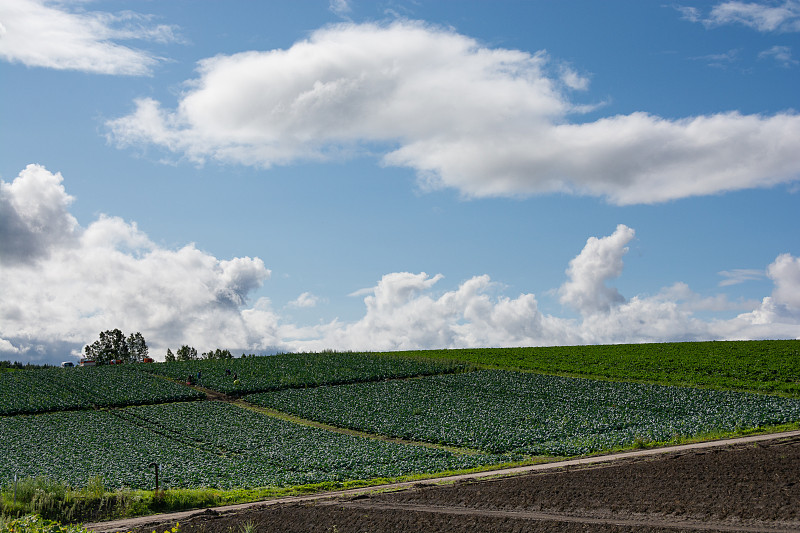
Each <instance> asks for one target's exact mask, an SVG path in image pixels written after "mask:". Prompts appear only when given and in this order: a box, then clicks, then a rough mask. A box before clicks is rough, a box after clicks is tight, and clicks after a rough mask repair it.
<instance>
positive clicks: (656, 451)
mask: <svg viewBox="0 0 800 533" xmlns="http://www.w3.org/2000/svg"><path fill="white" fill-rule="evenodd" d="M798 436H800V430H797V431H789V432H784V433H774V434H767V435H753V436H748V437H740V438H735V439H725V440H718V441H709V442H700V443H693V444H683V445H678V446H668V447H664V448H652V449H643V450H634V451H629V452H623V453H617V454H610V455H600V456H592V457H582V458H577V459H570V460H566V461H557V462H551V463H540V464H535V465H528V466H520V467H514V468H505V469H500V470H491V471H486V472H478V473H472V474H465V475H458V476H447V477H442V478H434V479H429V480H424V481H415V482H405V483H396V484H392V485H379V486H373V487H365V488H359V489H350V490H344V491H335V492H325V493H318V494H311V495H306V496H293V497H286V498H280V499H275V500H269V501H262V502H253V503H247V504H239V505H229V506H224V507H217V508H214V509H213V510H206V511H198V510H193V511H183V512H178V513H170V514H162V515H153V516H146V517H139V518H131V519H125V520H116V521H111V522H100V523H94V524H86V527H87V528H89V529H92V530H94V531H97V532H99V533H113V532H118V531H130V530H133V529H137V528H143V527H145V526H147V527H150V525H151V524H164V523H168V522H171V523H173V524H174V523H175V522H177V521H182V520H185V519H187V518H189V517H191V516H196V515H199V514H202V513H211V514H214V515H223V514H229V513H235V512H239V511H242V510H245V509H250V508H255V507H266V506H273V505H278V504H289V503H302V502H311V501H317V500H326V499H334V498H342V497H352V496H356V495H359V494H368V493H373V492H380V491H397V490H403V489H408V488H413V487H418V486H427V485H437V484H452V483H456V482H459V481H466V480H478V479H489V478H493V477H498V478H499V477H506V476H513V475H519V474H525V473H529V472H536V471H544V470H551V469H559V468H564V467H570V466H578V465H591V464H600V463H608V462H615V461H622V460H625V459H630V458H637V457H647V456H657V455H661V454H668V453H675V452H686V451H691V450H701V449H705V448H715V447H725V446H734V445H742V444H748V443H757V442H762V441H769V440H774V439H781V438H792V437H798ZM350 504H351V503H348V505H350ZM352 505H359V502H358V500H354V501H353V502H352ZM363 505H366V502H364V503H363ZM371 505H374V504H371ZM392 505H395V506H396V505H404V504H397V503H394V504H392ZM415 505H416V507H415V509H416V510H420V506H419V504H415ZM456 511H458V508H450V507H446V508H441V507H436V506H432V508H431V509H430V512H438V513H445V512H446V513H451V514H452V513H453V512H456ZM458 512H461V511H458ZM471 512H473V514H474V510H473V511H471ZM481 512H482V513H490V514H491V513H494V512H495V511H494V510H482V511H481ZM497 512H501V513H503V512H506V511H502V510H500V511H497ZM508 512H512V511H508ZM513 512H517V511H513ZM526 512H527V511H526ZM532 514H537V515H538V514H541V515H542V516H541V517H539V519H541V520H553V519H556V520H557V521H565V520H566V521H582V522H581V523H586V520H590V521H591V520H599V521H601V522H598V523H608V524H619V518H617V519H612V518H603V517H597V516H595V517H592V516H580V517H571V518H570V517H569V515H566V514H564V515H561V514H558V518H556V516H555V515H554V516H552V517H550V518H547V517H545V516H544V515H545V514H546V515H548V516H550V515H553V513H532ZM487 516H488V515H487ZM519 518H524V517H521V516H520V517H519ZM530 519H536V518H535V517H533V516H531V517H530ZM604 520H605V522H602V521H604ZM626 520H628V521H630V522H631V523H629V524H624V525H627V526H636V524H635V523H634V522H636V521H637V520H639V519H637V518H635V517H628V518H626ZM664 521H665V522H670V523H671V524H672V525H664V526H663V527H667V528H670V527H680V528H686V529H688V530H692V529H695V530H714V531H798V527H797V524H784V523H778V522H773V523H771V524H769V526H768V528H767V529H764V528H763V527H762V526H758V525H755V526H753V527H757V528H758V527H761V529H748V528H749V527H750V526H748V525H746V524H739V525H737V526H736V527H737V528H738V529H728V528H730V527H734V526H733V525H731V524H730V523H728V524H725V523H722V522H716V521H714V522H707V521H704V522H698V523H697V525H696V527H695V524H694V523H692V525H688V523H689V522H687V521H686V520H680V519H670V520H664ZM648 523H649V524H651V525H652V522H648ZM675 524H679V525H677V526H676V525H675ZM708 524H713V527H706V526H707V525H708Z"/></svg>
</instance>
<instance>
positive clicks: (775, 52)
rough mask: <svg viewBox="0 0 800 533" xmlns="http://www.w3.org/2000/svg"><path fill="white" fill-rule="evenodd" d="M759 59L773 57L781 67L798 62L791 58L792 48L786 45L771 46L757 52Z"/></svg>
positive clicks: (790, 65)
mask: <svg viewBox="0 0 800 533" xmlns="http://www.w3.org/2000/svg"><path fill="white" fill-rule="evenodd" d="M758 58H759V59H774V60H775V61H777V62H778V64H780V65H781V66H782V67H784V68H789V67H793V66H796V65H798V64H800V61H798V60H796V59H794V58H792V49H791V48H789V47H788V46H777V45H776V46H773V47H772V48H770V49H768V50H764V51H763V52H761V53H760V54H758Z"/></svg>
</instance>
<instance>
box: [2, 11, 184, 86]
mask: <svg viewBox="0 0 800 533" xmlns="http://www.w3.org/2000/svg"><path fill="white" fill-rule="evenodd" d="M130 39H138V40H145V41H153V42H160V43H165V42H172V41H177V40H179V37H178V35H177V30H176V28H175V26H171V25H165V24H154V23H153V22H152V17H150V16H148V15H141V14H138V13H133V12H130V11H126V12H123V13H120V14H112V13H103V12H84V11H79V10H71V11H70V10H67V9H66V6H65V4H63V3H59V2H48V1H45V0H4V1H3V2H2V3H1V4H0V58H2V59H4V60H5V61H9V62H12V63H22V64H23V65H27V66H30V67H46V68H53V69H59V70H80V71H84V72H92V73H97V74H117V75H130V76H142V75H149V74H150V73H151V71H152V68H153V67H154V66H155V65H156V64H157V63H158V61H159V58H157V57H155V56H153V55H152V54H150V53H148V52H146V51H143V50H139V49H135V48H130V47H128V46H124V45H121V44H118V43H116V42H115V41H117V40H130Z"/></svg>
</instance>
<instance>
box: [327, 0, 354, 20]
mask: <svg viewBox="0 0 800 533" xmlns="http://www.w3.org/2000/svg"><path fill="white" fill-rule="evenodd" d="M328 9H330V10H331V11H332V12H333V13H335V14H337V15H339V16H340V17H344V16H346V15H347V14H348V13H350V11H352V8H351V7H350V2H349V1H348V0H330V1H329V2H328Z"/></svg>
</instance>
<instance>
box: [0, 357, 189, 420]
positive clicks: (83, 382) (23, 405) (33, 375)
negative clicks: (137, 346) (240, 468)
mask: <svg viewBox="0 0 800 533" xmlns="http://www.w3.org/2000/svg"><path fill="white" fill-rule="evenodd" d="M141 366H144V365H128V366H100V367H85V368H45V369H37V370H21V371H16V372H5V373H2V374H0V415H12V414H21V413H41V412H46V411H67V410H71V409H88V408H91V407H92V406H102V407H108V406H123V405H138V404H146V403H162V402H171V401H179V400H196V399H200V398H204V397H205V395H204V394H202V393H200V392H198V391H196V390H194V389H190V388H188V387H185V386H183V385H179V384H177V383H173V382H171V381H168V380H165V379H160V378H157V377H154V376H151V375H150V374H147V373H145V372H140V371H137V367H141Z"/></svg>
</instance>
